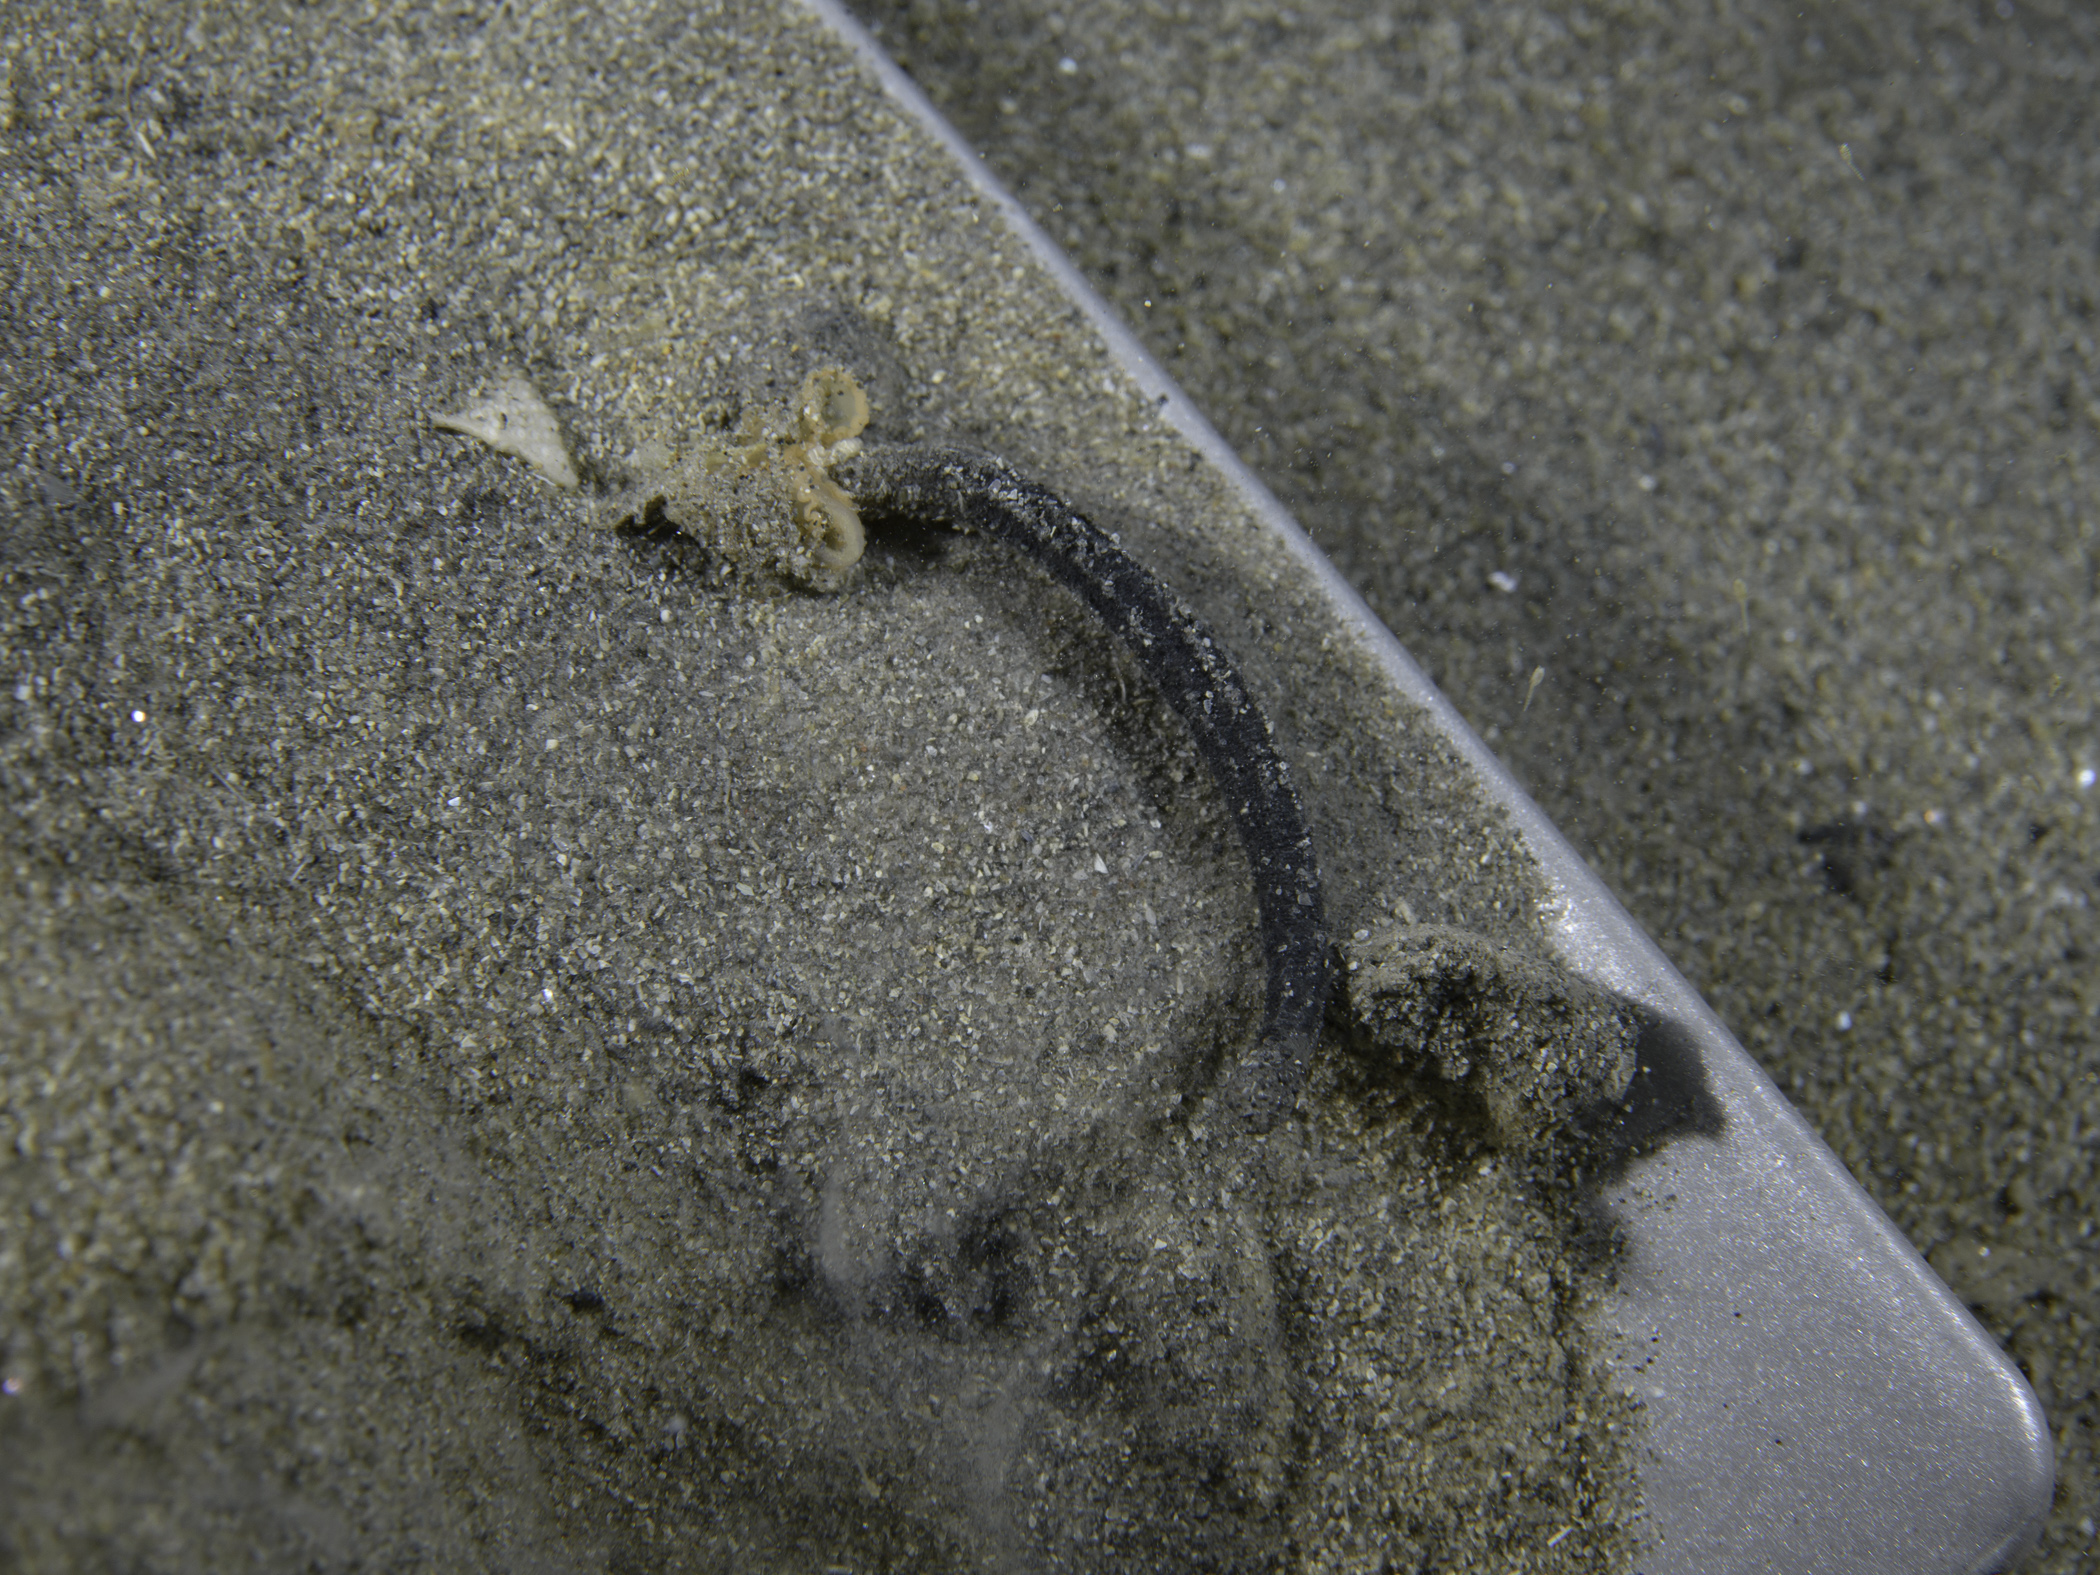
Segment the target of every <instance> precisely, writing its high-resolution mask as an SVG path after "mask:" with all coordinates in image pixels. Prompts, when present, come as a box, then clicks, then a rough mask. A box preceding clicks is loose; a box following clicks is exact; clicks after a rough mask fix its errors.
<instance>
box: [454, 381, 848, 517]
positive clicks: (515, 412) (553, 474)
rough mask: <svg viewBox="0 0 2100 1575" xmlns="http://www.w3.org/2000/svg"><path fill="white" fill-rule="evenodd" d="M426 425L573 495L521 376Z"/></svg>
mask: <svg viewBox="0 0 2100 1575" xmlns="http://www.w3.org/2000/svg"><path fill="white" fill-rule="evenodd" d="M865 419H866V418H865V417H863V420H865ZM430 424H431V425H432V426H434V427H438V428H440V429H441V430H443V431H446V432H463V433H465V434H466V435H467V436H468V437H470V438H479V439H480V440H481V441H482V442H484V443H486V444H487V445H488V446H489V447H490V448H492V449H494V450H495V451H496V452H497V453H499V454H514V455H516V456H517V457H518V458H519V459H522V460H523V461H525V463H526V464H528V465H530V466H531V467H532V468H533V469H534V470H536V471H538V472H539V473H540V474H541V475H542V476H545V477H546V478H547V479H548V480H549V481H551V482H553V483H554V484H555V485H556V486H557V487H559V488H561V489H562V491H564V492H574V491H575V490H576V487H577V481H576V469H575V467H574V466H573V465H571V464H570V463H569V453H568V450H567V449H566V448H564V447H563V446H562V440H561V428H560V426H559V425H557V424H556V422H555V419H554V412H553V411H552V410H550V409H548V408H547V402H546V401H545V400H544V399H542V398H540V395H539V390H538V389H536V388H534V387H533V386H532V384H531V383H530V382H528V381H527V380H526V378H525V376H524V374H523V373H521V372H516V371H510V372H505V373H503V374H502V376H500V377H498V378H497V379H496V382H495V387H494V389H493V390H492V391H491V392H490V393H488V394H486V395H484V396H483V397H482V398H481V399H479V400H478V401H476V402H475V403H474V404H472V405H470V406H469V407H468V408H467V409H465V410H462V411H460V412H459V413H457V414H456V415H443V416H432V417H431V418H430Z"/></svg>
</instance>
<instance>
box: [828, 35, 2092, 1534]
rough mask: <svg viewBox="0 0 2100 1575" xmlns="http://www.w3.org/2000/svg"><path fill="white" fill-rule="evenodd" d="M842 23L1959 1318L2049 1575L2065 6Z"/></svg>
mask: <svg viewBox="0 0 2100 1575" xmlns="http://www.w3.org/2000/svg"><path fill="white" fill-rule="evenodd" d="M863 14H864V15H866V16H867V18H868V19H869V21H870V22H871V24H872V25H873V26H874V27H875V28H876V30H877V33H878V36H879V37H880V38H881V39H882V40H883V42H884V43H885V45H886V46H887V47H888V48H890V49H891V50H892V51H893V52H894V53H895V54H897V55H898V56H899V57H900V59H902V60H903V61H904V62H905V63H906V65H907V67H908V68H909V69H910V70H911V71H912V72H913V73H914V74H915V76H916V77H917V79H918V80H919V81H920V82H921V83H922V84H923V85H924V86H925V87H926V89H927V90H928V92H929V93H930V94H931V96H932V97H933V99H934V100H935V102H936V103H937V104H939V105H940V106H941V107H942V109H943V110H944V111H945V112H946V113H947V114H948V115H949V116H950V117H951V118H953V119H954V120H955V121H956V122H957V123H958V125H959V126H960V127H961V128H962V130H963V132H964V134H965V135H966V136H967V137H968V138H969V139H970V140H971V141H972V143H973V145H974V146H977V147H978V148H980V149H982V150H983V152H984V154H985V156H986V157H987V158H988V160H989V161H990V163H991V165H992V167H993V169H994V170H995V171H996V172H997V173H998V174H999V175H1000V176H1001V178H1002V179H1004V180H1005V181H1007V182H1008V183H1009V184H1010V185H1012V186H1013V187H1014V188H1016V190H1017V191H1018V192H1019V194H1020V196H1021V198H1022V200H1023V202H1024V203H1025V204H1027V205H1028V206H1029V207H1030V208H1031V210H1032V211H1033V212H1034V213H1036V214H1037V215H1038V217H1039V218H1040V219H1041V222H1042V223H1043V224H1044V225H1045V226H1046V227H1047V229H1048V230H1049V231H1050V233H1051V234H1052V235H1053V236H1054V237H1055V238H1056V239H1057V240H1058V241H1059V242H1060V243H1061V244H1063V245H1065V246H1066V247H1067V248H1068V249H1069V250H1070V251H1071V253H1072V255H1073V256H1074V258H1075V260H1076V261H1077V262H1078V263H1079V264H1080V265H1081V267H1082V268H1083V269H1084V270H1085V271H1086V272H1087V274H1088V275H1089V276H1090V277H1091V278H1092V279H1093V280H1094V282H1095V283H1096V284H1097V285H1098V287H1099V288H1100V289H1101V290H1102V291H1103V292H1104V293H1105V294H1106V295H1107V296H1108V297H1109V299H1110V300H1111V301H1112V302H1113V303H1114V304H1115V305H1116V306H1117V308H1118V309H1119V310H1120V311H1121V312H1122V313H1123V314H1124V315H1125V316H1126V317H1127V318H1128V319H1129V321H1130V322H1131V323H1132V324H1133V325H1134V326H1135V328H1136V330H1137V332H1138V333H1139V335H1140V337H1141V338H1142V339H1143V340H1144V342H1145V343H1146V344H1147V346H1148V347H1149V348H1150V349H1151V350H1152V351H1153V352H1154V353H1155V354H1156V355H1157V356H1158V357H1159V358H1160V360H1161V361H1162V362H1163V363H1164V364H1165V365H1166V367H1167V368H1168V370H1169V371H1170V372H1171V373H1172V374H1173V375H1174V376H1175V377H1176V378H1177V379H1178V380H1179V381H1180V382H1181V383H1182V384H1183V386H1184V387H1186V388H1187V389H1188V390H1189V391H1190V393H1191V394H1192V396H1193V397H1194V398H1195V400H1196V402H1197V403H1198V404H1199V405H1200V406H1201V407H1202V408H1203V409H1204V410H1205V411H1206V413H1207V414H1209V415H1210V416H1211V418H1212V419H1213V421H1215V423H1216V424H1217V425H1218V426H1219V427H1220V428H1221V429H1222V430H1223V431H1224V433H1225V435H1226V437H1227V438H1228V439H1229V440H1230V441H1231V442H1232V443H1233V444H1234V445H1235V446H1236V447H1237V448H1238V449H1239V451H1240V452H1241V453H1242V454H1243V455H1244V456H1245V457H1246V458H1247V459H1248V460H1249V461H1250V462H1251V463H1252V464H1254V465H1255V467H1256V468H1257V469H1258V470H1259V471H1260V473H1261V474H1262V476H1263V477H1264V479H1265V480H1266V481H1267V482H1268V483H1269V484H1270V486H1271V487H1272V488H1273V489H1274V490H1275V491H1276V492H1277V493H1278V494H1279V495H1281V496H1282V497H1283V499H1284V500H1285V502H1286V503H1287V504H1288V505H1289V506H1290V507H1291V508H1292V510H1293V511H1294V512H1295V513H1296V514H1297V515H1298V517H1299V518H1300V519H1301V520H1302V521H1304V522H1305V523H1306V525H1307V526H1308V527H1309V528H1310V529H1311V530H1312V532H1313V534H1314V535H1315V537H1316V538H1317V539H1318V540H1319V541H1320V542H1321V543H1322V545H1324V546H1325V547H1326V548H1327V550H1328V551H1329V553H1330V554H1331V555H1332V556H1333V557H1334V558H1335V559H1336V561H1337V562H1338V563H1340V564H1341V566H1342V567H1343V568H1344V570H1345V571H1346V572H1347V573H1348V574H1349V575H1350V577H1351V578H1352V579H1353V580H1354V581H1355V582H1356V584H1357V585H1358V586H1359V587H1360V588H1361V589H1362V591H1363V593H1364V594H1365V596H1366V597H1367V599H1368V600H1369V601H1370V602H1371V604H1372V606H1373V607H1374V608H1375V609H1376V610H1377V611H1378V612H1379V614H1380V615H1381V616H1382V617H1383V618H1384V619H1385V620H1386V621H1387V623H1388V624H1390V626H1391V627H1392V628H1393V629H1394V630H1395V631H1396V632H1397V633H1398V634H1399V635H1400V637H1401V639H1402V640H1403V641H1404V642H1405V643H1406V645H1407V646H1408V648H1409V649H1410V650H1411V651H1412V652H1413V654H1414V655H1415V656H1416V657H1417V658H1418V659H1419V660H1421V661H1422V662H1423V663H1424V664H1425V665H1426V666H1428V667H1429V669H1430V670H1431V672H1432V675H1433V676H1434V677H1435V678H1436V680H1437V682H1438V683H1439V684H1440V685H1441V686H1442V687H1443V688H1444V690H1445V691H1446V692H1447V693H1448V694H1449V695H1450V696H1451V697H1452V698H1453V699H1454V700H1455V701H1456V702H1457V704H1458V705H1459V707H1460V709H1461V710H1462V711H1464V712H1465V714H1466V715H1467V717H1468V718H1469V719H1470V720H1471V721H1472V723H1473V725H1474V726H1475V728H1476V729H1478V730H1479V731H1480V732H1481V733H1482V734H1483V735H1484V736H1485V737H1486V738H1487V739H1488V740H1489V742H1490V743H1492V744H1493V746H1494V747H1495V748H1496V749H1497V751H1498V752H1500V754H1501V755H1502V757H1503V758H1504V759H1505V760H1506V761H1507V762H1508V763H1509V764H1510V766H1511V767H1512V769H1513V770H1514V771H1515V772H1516V774H1517V775H1518V776H1519V777H1520V778H1521V779H1522V780H1523V781H1524V782H1525V783H1526V784H1527V785H1528V787H1529V788H1530V790H1531V792H1532V793H1533V794H1534V795H1535V796H1536V797H1537V798H1538V800H1539V801H1540V803H1541V804H1542V805H1543V806H1544V808H1545V809H1546V811H1547V812H1548V814H1550V815H1551V816H1552V817H1553V818H1554V820H1555V821H1556V822H1557V823H1558V824H1559V825H1560V826H1561V827H1562V829H1563V830H1565V831H1566V832H1567V833H1568V834H1569V835H1570V836H1571V837H1572V838H1573V839H1574V840H1575V841H1576V842H1577V844H1578V845H1579V846H1581V847H1583V848H1584V849H1585V851H1586V852H1587V853H1588V855H1589V856H1590V858H1591V859H1592V861H1593V863H1594V865H1595V867H1596V868H1597V870H1598V871H1599V872H1600V874H1601V875H1602V876H1603V878H1604V879H1605V880H1606V882H1607V883H1608V884H1609V885H1610V886H1611V887H1612V888H1613V890H1615V891H1616V892H1617V893H1618V894H1619V895H1620V896H1621V897H1622V899H1623V900H1624V901H1625V902H1626V903H1627V904H1628V906H1629V907H1630V908H1631V909H1632V911H1633V913H1634V915H1635V916H1636V918H1638V919H1639V920H1640V921H1641V922H1642V923H1643V924H1644V925H1645V926H1646V928H1647V929H1648V930H1649V931H1650V933H1652V934H1653V935H1654V936H1655V938H1656V939H1657V940H1658V941H1659V942H1660V944H1661V945H1662V947H1663V949H1664V950H1665V951H1666V952H1667V953H1668V954H1669V955H1670V956H1671V957H1672V959H1673V960H1674V961H1675V962H1676V963H1677V965H1678V967H1679V968H1680V969H1682V970H1683V971H1684V973H1685V974H1686V975H1687V977H1689V978H1690V979H1691V981H1692V982H1693V983H1694V984H1695V985H1697V986H1698V987H1699V988H1700V989H1701V990H1702V991H1703V992H1704V993H1705V994H1706V995H1707V997H1708V998H1709V999H1710V1000H1711V1001H1712V1002H1713V1004H1714V1005H1715V1006H1716V1008H1717V1009H1718V1010H1719V1012H1720V1014H1721V1016H1722V1017H1723V1018H1724V1019H1725V1020H1726V1021H1727V1022H1728V1023H1729V1024H1730V1025H1731V1026H1732V1027H1733V1028H1734V1030H1735V1032H1736V1033H1737V1034H1738V1035H1739V1036H1740V1037H1741V1038H1742V1039H1743V1041H1744V1043H1745V1044H1746V1045H1747V1046H1748V1047H1749V1048H1750V1049H1751V1051H1752V1052H1753V1053H1754V1054H1755V1055H1756V1056H1757V1057H1758V1058H1759V1059H1760V1060H1761V1061H1762V1062H1763V1063H1764V1065H1765V1066H1766V1067H1767V1068H1768V1069H1769V1070H1770V1072H1771V1074H1772V1076H1773V1077H1774V1078H1775V1079H1776V1080H1777V1081H1778V1083H1779V1084H1780V1086H1781V1087H1782V1088H1783V1089H1784V1090H1785V1091H1786V1092H1787V1093H1788V1094H1789V1095H1791V1097H1792V1098H1793V1099H1794V1100H1795V1101H1796V1102H1797V1103H1798V1104H1799V1105H1800V1107H1801V1109H1802V1110H1803V1111H1804V1112H1805V1113H1806V1114H1807V1116H1808V1117H1809V1119H1810V1120H1811V1121H1812V1122H1813V1123H1814V1124H1815V1125H1816V1126H1817V1127H1818V1128H1819V1129H1820V1130H1821V1132H1822V1133H1823V1135H1824V1136H1825V1138H1826V1139H1827V1140H1828V1141H1829V1143H1830V1144H1831V1146H1832V1147H1833V1148H1834V1149H1835V1150H1836V1151H1837V1153H1838V1154H1839V1155H1840V1156H1841V1157H1842V1158H1843V1159H1844V1161H1845V1163H1846V1164H1847V1165H1848V1166H1849V1167H1850V1168H1851V1170H1852V1173H1853V1174H1854V1175H1855V1176H1857V1177H1858V1178H1859V1180H1860V1181H1861V1183H1862V1184H1863V1185H1864V1186H1865V1187H1866V1188H1867V1189H1868V1190H1869V1191H1870V1192H1871V1193H1872V1194H1873V1196H1874V1197H1875V1198H1876V1199H1877V1200H1878V1201H1879V1202H1880V1203H1881V1205H1882V1206H1883V1207H1884V1208H1885V1209H1886V1210H1887V1211H1888V1212H1889V1213H1890V1215H1892V1216H1893V1217H1894V1219H1895V1220H1896V1222H1897V1223H1898V1225H1899V1226H1900V1227H1901V1228H1902V1229H1903V1230H1904V1231H1905V1232H1906V1233H1908V1235H1909V1236H1910V1237H1911V1239H1912V1240H1913V1241H1914V1242H1916V1244H1917V1245H1918V1246H1919V1248H1920V1249H1921V1250H1923V1251H1924V1252H1925V1253H1926V1254H1927V1256H1928V1257H1929V1259H1930V1261H1931V1262H1932V1263H1933V1265H1934V1266H1935V1267H1936V1268H1937V1269H1938V1270H1939V1272H1940V1273H1941V1274H1942V1275H1943V1276H1945V1277H1946V1278H1947V1280H1948V1281H1949V1283H1950V1284H1951V1285H1952V1286H1953V1287H1954V1289H1955V1290H1956V1292H1957V1293H1958V1294H1960V1295H1961V1296H1962V1298H1963V1299H1964V1300H1965V1301H1967V1302H1968V1303H1969V1305H1970V1306H1972V1307H1973V1308H1974V1309H1975V1310H1976V1312H1977V1313H1978V1315H1979V1317H1981V1318H1982V1320H1983V1321H1984V1323H1985V1324H1986V1326H1987V1327H1988V1328H1989V1329H1990V1330H1991V1331H1992V1333H1993V1334H1995V1335H1996V1336H1997V1337H1998V1338H1999V1339H2000V1340H2001V1341H2003V1342H2004V1344H2005V1346H2006V1348H2007V1349H2008V1350H2009V1351H2010V1352H2011V1353H2012V1355H2013V1356H2014V1357H2015V1359H2016V1360H2017V1361H2018V1362H2019V1363H2020V1365H2021V1367H2022V1368H2023V1370H2024V1371H2025V1372H2026V1373H2027V1374H2028V1376H2029V1377H2030V1378H2031V1379H2032V1381H2033V1383H2034V1385H2035V1387H2036V1389H2037V1391H2038V1392H2039V1394H2040V1396H2041V1399H2042V1401H2043V1404H2044V1406H2045V1407H2046V1409H2047V1411H2048V1413H2049V1416H2050V1419H2051V1422H2052V1424H2053V1426H2054V1428H2055V1431H2056V1439H2057V1449H2058V1472H2059V1484H2060V1485H2059V1489H2058V1497H2057V1504H2056V1509H2055V1512H2054V1514H2053V1516H2052V1518H2051V1520H2050V1523H2049V1525H2048V1528H2047V1530H2046V1533H2045V1536H2044V1540H2043V1543H2042V1547H2041V1549H2040V1551H2039V1552H2038V1553H2037V1554H2036V1555H2035V1556H2034V1558H2033V1559H2032V1561H2031V1564H2030V1565H2029V1566H2027V1567H2029V1568H2032V1569H2034V1570H2038V1571H2039V1570H2046V1571H2070V1570H2076V1569H2085V1568H2088V1567H2090V1565H2091V1563H2092V1560H2093V1558H2094V1547H2093V1539H2094V1534H2095V1533H2094V1520H2095V1516H2096V1515H2100V1502H2096V1498H2095V1487H2094V1484H2095V1483H2096V1482H2100V1461H2096V1458H2095V1427H2096V1409H2095V1408H2096V1400H2095V1393H2096V1386H2100V1334H2096V1320H2095V1314H2094V1308H2095V1306H2096V1299H2095V1298H2096V1292H2100V1244H2096V1241H2095V1237H2094V1229H2095V1227H2094V1216H2095V1212H2096V1208H2100V1187H2096V1181H2095V1175H2094V1164H2095V1156H2096V1153H2100V1072H2096V1068H2100V1049H2096V1044H2095V1031H2096V1022H2100V990H2096V983H2095V981H2096V978H2100V974H2096V969H2095V961H2094V959H2095V956H2096V937H2095V934H2094V903H2095V900H2096V896H2100V891H2096V883H2100V844H2096V839H2100V825H2096V806H2100V789H2096V786H2095V772H2096V770H2100V731H2096V727H2095V684H2096V679H2100V621H2096V620H2100V599H2096V597H2100V581H2096V572H2100V571H2096V550H2100V549H2096V523H2100V514H2096V510H2095V506H2094V501H2093V500H2094V498H2095V495H2096V483H2100V360H2096V350H2095V328H2094V311H2095V303H2096V301H2100V256H2096V252H2095V246H2094V235H2095V233H2096V231H2100V137H2096V134H2095V125H2094V120H2093V114H2094V110H2093V105H2094V104H2095V103H2096V102H2100V80H2096V78H2100V24H2096V22H2095V20H2094V18H2093V16H2092V14H2091V13H2090V11H2089V10H2088V9H2086V8H2083V7H2079V6H2076V5H2049V4H2028V3H2025V0H2020V3H2013V0H1999V3H1997V4H1995V5H1992V4H1983V5H1973V6H1971V5H1960V6H1957V5H1942V4H1923V5H1917V6H1906V7H1901V8H1893V9H1892V8H1890V7H1887V6H1879V5H1866V4H1838V5H1821V6H1816V7H1814V8H1811V9H1809V10H1807V11H1803V10H1802V9H1801V8H1800V7H1799V6H1796V5H1777V4H1757V3H1747V4H1719V5H1713V6H1708V7H1701V8H1696V9H1695V10H1694V11H1693V12H1690V13H1687V12H1686V11H1685V10H1684V9H1683V8H1675V7H1661V6H1650V5H1640V4H1630V5H1607V6H1584V7H1575V8H1565V7H1551V6H1537V5H1531V4H1489V5H1478V6H1463V7H1457V6H1440V5H1407V6H1390V5H1377V6H1372V5H1354V4H1348V3H1335V4H1329V3H1321V0H1315V3H1312V4H1294V5H1292V6H1291V7H1289V8H1287V9H1278V8H1273V7H1266V6H1238V5H1229V4H1228V5H1221V6H1215V7H1188V6H1178V7H1177V6H1167V5H1133V4H1119V3H1106V0H1073V3H1067V4H1061V5H1059V6H1057V7H1056V8H1054V9H1053V8H1050V7H1045V6H1037V5H1029V4H1020V3H1004V0H977V3H973V4H956V3H923V0H922V3H917V4H913V5H910V6H903V5H868V6H866V7H864V10H863Z"/></svg>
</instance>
